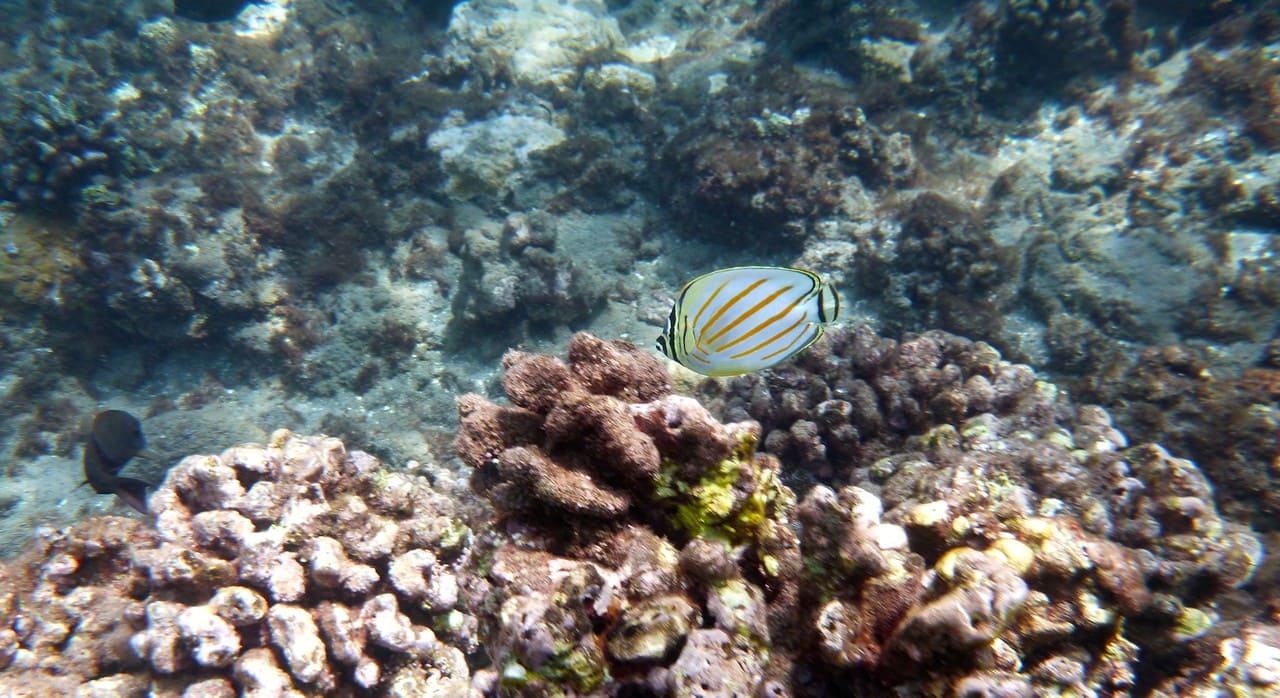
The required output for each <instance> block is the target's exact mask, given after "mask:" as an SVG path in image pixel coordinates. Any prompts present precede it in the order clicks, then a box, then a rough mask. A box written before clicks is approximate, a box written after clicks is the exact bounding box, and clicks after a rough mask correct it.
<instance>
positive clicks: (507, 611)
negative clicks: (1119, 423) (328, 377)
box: [457, 330, 1269, 696]
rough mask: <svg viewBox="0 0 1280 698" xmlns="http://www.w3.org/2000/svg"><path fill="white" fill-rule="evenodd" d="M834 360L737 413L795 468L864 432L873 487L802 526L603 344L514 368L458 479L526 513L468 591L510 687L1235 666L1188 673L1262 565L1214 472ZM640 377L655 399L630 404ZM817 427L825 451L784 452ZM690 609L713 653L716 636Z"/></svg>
mask: <svg viewBox="0 0 1280 698" xmlns="http://www.w3.org/2000/svg"><path fill="white" fill-rule="evenodd" d="M823 346H827V347H828V348H827V349H826V350H822V349H819V351H817V352H814V353H813V354H812V355H810V356H809V357H807V358H805V359H802V360H801V361H800V362H798V363H799V364H802V365H807V366H808V369H807V370H808V371H811V372H812V373H808V374H806V372H804V371H802V370H801V369H798V368H793V369H781V370H779V371H776V372H775V374H774V376H775V378H777V379H778V380H780V381H783V382H784V385H786V386H789V387H790V390H786V389H781V390H780V392H779V393H778V394H777V395H775V396H774V397H769V396H768V394H767V393H764V394H761V393H760V392H759V391H761V390H764V389H766V386H767V385H769V384H768V383H766V382H764V381H763V379H759V378H753V377H748V378H740V379H737V380H736V381H734V382H731V383H730V384H729V386H730V387H729V391H730V392H729V393H728V394H727V395H728V396H729V397H728V404H729V405H731V407H730V408H729V412H730V414H735V415H739V416H746V415H745V414H743V407H742V405H743V403H742V402H738V400H739V399H740V398H739V397H738V396H739V395H741V393H739V392H737V390H738V388H735V387H734V386H739V388H745V387H748V386H755V391H756V392H755V393H752V394H754V395H755V396H756V397H755V399H754V402H753V403H751V404H754V405H755V406H756V407H757V409H759V408H762V407H763V406H769V409H779V410H785V411H786V414H787V415H788V416H789V417H790V419H791V420H792V421H790V422H789V424H788V426H787V427H786V428H784V429H782V431H779V427H778V426H776V425H777V424H778V419H779V415H778V414H775V413H769V414H768V415H766V416H768V417H769V419H770V421H769V423H768V426H767V427H766V428H767V430H768V431H767V433H768V434H769V436H768V437H766V441H765V443H766V444H768V443H770V441H769V439H773V445H774V446H778V445H782V446H788V447H787V448H783V449H780V450H778V455H779V457H780V458H781V459H782V462H783V463H784V464H793V466H794V467H800V466H802V465H803V463H804V461H803V459H802V457H801V454H802V453H804V452H805V451H804V449H805V448H807V449H808V451H807V452H808V453H809V454H810V456H812V455H814V454H817V453H820V452H821V451H822V450H823V449H824V448H825V445H826V444H825V443H824V442H823V441H822V439H823V438H831V439H832V441H831V442H830V443H831V444H832V446H837V445H838V444H839V443H841V442H840V441H838V440H836V439H838V438H840V437H839V435H840V434H842V433H844V441H843V445H844V449H845V450H844V451H839V450H838V449H837V448H833V449H832V451H833V457H832V460H833V462H837V463H839V462H846V463H848V466H847V469H845V470H844V471H842V473H843V474H842V476H841V479H843V477H848V476H850V475H851V477H852V479H854V480H855V481H857V482H859V483H860V484H859V485H856V486H855V485H850V486H845V487H841V488H838V489H835V488H832V487H829V486H827V485H817V486H814V487H811V488H809V490H808V492H807V494H806V495H805V497H804V499H803V500H802V501H801V502H800V503H799V504H798V505H797V504H796V503H795V499H794V495H793V494H792V493H791V491H790V489H789V488H787V487H786V486H784V485H782V484H781V483H780V482H779V481H778V479H777V478H778V474H779V471H778V467H779V465H778V461H777V460H775V459H773V458H772V457H769V456H767V455H761V454H758V453H754V449H753V448H752V447H753V445H754V444H755V442H756V435H757V434H758V433H759V432H758V431H757V427H756V426H755V425H754V424H752V423H751V422H739V423H733V424H721V423H719V422H717V421H715V420H714V419H712V418H711V417H710V416H709V415H708V414H707V413H706V412H705V411H704V410H703V409H702V408H701V407H700V406H699V405H697V403H695V402H692V401H691V400H689V399H688V398H682V397H678V396H671V395H667V394H666V390H667V388H666V387H665V383H664V381H663V377H662V374H661V372H660V371H659V370H658V368H657V367H656V366H655V365H654V363H653V360H652V359H650V358H649V357H648V356H646V355H644V354H642V353H639V352H637V351H636V350H635V349H634V348H633V347H631V346H630V345H628V344H625V343H620V342H613V343H605V342H601V341H600V340H598V339H595V338H593V337H590V336H589V335H583V334H579V335H577V336H576V337H575V338H574V340H573V342H571V346H570V357H569V362H568V363H567V364H566V363H564V362H562V361H560V360H559V359H555V358H552V357H546V356H536V355H530V354H525V353H519V352H513V353H511V354H509V355H508V356H507V358H506V360H505V361H504V365H505V367H506V369H507V373H506V378H505V380H504V386H505V387H506V390H507V395H508V397H509V398H510V399H511V402H512V403H513V404H512V406H510V407H506V406H500V405H497V404H495V403H492V402H490V401H488V400H485V399H483V398H481V397H479V396H474V395H472V396H466V397H464V398H462V399H461V400H460V402H459V412H460V415H461V419H462V424H461V430H460V433H459V437H458V441H457V448H458V452H459V455H460V456H461V457H462V459H463V460H464V461H465V462H466V463H468V464H469V465H471V466H472V467H473V468H474V469H475V471H474V473H473V476H472V481H473V486H474V487H475V488H476V490H477V491H478V492H479V493H481V494H483V495H484V496H486V497H487V498H488V499H489V500H490V501H491V502H493V504H494V505H495V507H496V508H497V509H498V510H499V512H502V513H503V514H504V518H503V522H504V525H503V527H502V529H499V530H498V531H495V532H494V533H493V535H492V536H488V537H486V542H485V545H490V546H493V549H494V552H493V559H494V561H495V562H494V564H493V565H492V566H491V567H490V568H488V571H487V575H486V578H485V580H484V583H477V584H474V585H467V588H468V589H469V590H470V591H471V596H470V599H471V600H470V603H471V604H472V605H473V607H477V606H478V607H484V608H489V609H499V608H501V609H502V611H501V613H497V612H496V611H495V612H490V613H487V614H482V617H481V625H482V627H485V628H489V629H490V630H489V631H488V632H487V638H488V639H487V642H488V647H489V653H490V656H491V657H493V658H494V659H495V662H496V666H495V667H494V668H493V669H492V671H493V672H494V674H495V675H494V676H492V680H493V681H494V682H496V683H497V684H498V685H501V686H502V687H503V688H504V689H505V690H507V691H510V692H511V693H512V694H516V695H544V694H545V692H546V691H548V690H551V689H550V687H551V686H553V685H560V686H563V685H565V682H568V685H569V686H571V687H573V688H574V689H575V690H580V691H594V690H603V689H604V688H605V687H606V686H609V687H610V688H609V690H610V691H619V690H621V691H627V690H632V691H638V692H640V693H641V694H643V695H679V694H682V692H683V691H685V690H687V689H688V688H689V687H690V686H693V685H700V686H702V688H703V690H704V691H705V692H706V694H707V695H721V694H729V693H732V692H740V693H749V692H754V691H761V690H764V691H766V692H771V691H780V692H782V693H789V694H791V695H831V694H832V693H831V692H832V691H834V690H836V689H835V687H836V686H837V685H840V686H844V687H845V690H847V689H848V684H847V683H842V682H848V681H850V680H852V681H853V683H854V685H855V686H856V687H857V688H858V689H859V690H862V691H869V692H872V693H874V692H876V691H887V690H896V691H897V692H899V693H901V694H902V695H920V696H931V695H954V694H956V693H957V692H960V693H961V694H965V695H968V694H970V693H972V692H973V691H976V690H979V689H980V688H981V687H1002V688H1001V690H1004V691H1012V692H1013V694H1030V693H1031V692H1033V691H1066V690H1083V691H1095V692H1096V691H1103V692H1106V691H1112V692H1115V691H1121V692H1123V691H1129V690H1140V688H1141V687H1142V686H1144V685H1151V684H1152V683H1154V682H1158V681H1162V680H1168V679H1170V677H1172V676H1175V675H1177V674H1178V673H1179V672H1181V671H1184V670H1187V669H1189V667H1188V666H1179V661H1189V660H1186V659H1182V658H1184V657H1187V656H1194V657H1195V661H1201V662H1217V661H1220V659H1219V656H1218V655H1215V654H1214V653H1213V652H1206V653H1192V654H1188V652H1189V650H1190V649H1191V648H1192V643H1193V642H1197V641H1198V642H1199V643H1200V644H1199V645H1196V647H1202V646H1205V645H1206V643H1208V640H1207V639H1206V638H1208V637H1209V634H1211V633H1210V628H1211V626H1213V625H1214V623H1215V622H1218V621H1219V620H1223V621H1224V624H1225V625H1227V626H1231V622H1226V621H1229V620H1230V619H1221V618H1220V615H1219V610H1218V609H1217V608H1216V606H1215V603H1214V602H1213V600H1212V599H1213V598H1214V596H1215V595H1216V594H1228V593H1232V591H1233V590H1234V589H1236V588H1238V587H1240V586H1241V585H1242V584H1244V583H1245V582H1246V581H1248V580H1249V578H1250V577H1251V575H1252V572H1253V570H1254V567H1255V566H1256V564H1257V563H1258V561H1259V559H1260V557H1261V547H1260V544H1259V542H1258V539H1257V538H1256V537H1255V536H1254V535H1253V534H1252V533H1251V532H1249V531H1248V530H1247V529H1245V528H1243V527H1241V526H1238V525H1235V524H1229V523H1226V522H1224V521H1223V520H1222V519H1221V518H1220V517H1218V515H1217V513H1216V511H1215V508H1214V505H1213V501H1212V496H1211V495H1212V492H1211V490H1210V489H1209V487H1208V484H1207V482H1206V481H1205V480H1204V478H1203V476H1202V475H1201V474H1200V473H1199V471H1198V470H1197V469H1196V468H1195V466H1194V465H1193V464H1191V463H1190V462H1188V461H1185V460H1180V459H1177V458H1173V457H1171V456H1169V455H1168V454H1167V453H1166V452H1165V451H1164V450H1163V449H1161V448H1159V447H1158V446H1154V445H1146V446H1138V447H1133V448H1126V444H1125V439H1124V436H1123V435H1122V434H1120V433H1119V432H1118V431H1117V430H1116V429H1115V428H1114V427H1112V426H1111V424H1110V420H1109V417H1108V415H1107V414H1106V413H1105V412H1104V411H1102V410H1101V409H1099V408H1096V407H1080V408H1073V407H1072V406H1071V405H1070V404H1069V403H1067V402H1066V400H1065V399H1064V398H1062V397H1061V396H1060V395H1059V394H1058V393H1057V392H1056V390H1055V389H1054V388H1053V386H1051V385H1049V384H1046V383H1043V382H1040V381H1038V380H1036V377H1035V374H1034V373H1033V372H1032V371H1031V370H1030V369H1028V368H1027V367H1025V366H1018V365H1015V364H1009V363H1007V362H1003V361H1001V359H1000V357H999V354H998V353H996V352H995V351H994V350H993V349H991V348H990V347H987V346H985V345H982V344H980V343H973V342H968V341H966V340H961V339H959V338H955V337H950V336H948V335H944V334H941V333H932V334H929V335H923V336H920V337H916V338H911V339H908V340H905V341H904V342H903V343H902V344H901V345H898V344H897V343H895V342H891V341H888V340H884V339H881V338H879V337H876V336H874V335H873V334H871V333H870V332H869V331H866V330H862V331H859V332H854V333H848V334H846V335H840V334H839V333H837V339H836V340H835V341H833V342H831V344H829V345H827V344H824V343H820V344H819V345H818V347H816V348H820V347H823ZM606 356H607V357H608V358H607V359H606V358H602V357H606ZM614 372H618V373H616V375H618V376H619V379H618V380H615V381H612V383H611V384H609V385H608V386H603V385H601V386H597V387H591V386H590V384H589V382H588V381H586V380H584V379H583V376H585V375H609V374H610V373H614ZM625 375H631V376H637V377H640V380H642V381H643V382H642V383H641V384H640V385H646V386H651V387H648V388H645V389H643V390H638V391H636V392H634V393H632V394H627V395H623V394H620V393H619V392H618V390H617V386H618V385H622V384H625V382H624V380H622V376H625ZM840 376H846V377H844V378H841V377H840ZM631 380H635V378H632V379H631ZM826 380H830V381H831V385H832V386H833V388H827V387H826V385H827V384H826V382H825V381H826ZM774 385H776V384H774ZM844 395H848V396H850V398H851V401H845V400H842V399H841V396H844ZM853 396H857V397H853ZM735 405H736V406H735ZM819 405H821V407H819ZM820 415H821V416H820ZM806 416H808V417H810V420H809V423H810V425H811V426H812V427H813V428H812V429H801V430H799V431H802V432H808V433H809V434H810V437H808V438H807V439H804V440H802V441H803V443H804V444H805V446H804V447H803V448H801V447H800V446H799V445H798V444H796V443H793V442H788V441H786V440H787V439H789V438H791V437H793V436H794V435H795V432H796V431H797V430H796V429H794V427H795V425H796V424H798V423H800V422H802V421H805V420H804V419H803V418H804V417H806ZM819 424H822V425H823V426H824V427H825V428H819V427H818V425H819ZM841 426H843V429H841V428H839V427H841ZM777 434H783V436H781V437H778V436H776V435H777ZM695 435H696V436H695ZM796 449H800V450H796ZM836 453H839V454H840V456H839V457H838V458H837V457H836V456H835V454H836ZM782 467H786V466H785V465H784V466H782ZM850 470H851V472H850ZM824 479H832V478H831V474H830V473H828V474H827V477H825V478H824ZM531 570H532V571H531ZM548 579H551V580H552V581H551V582H550V583H548V581H547V580H548ZM1207 590H1208V592H1207V594H1208V595H1206V591H1207ZM673 594H675V595H677V596H678V597H681V598H682V599H683V601H681V602H677V601H675V600H673V599H672V598H671V597H672V595H673ZM689 603H692V604H694V607H695V608H696V609H697V610H698V612H699V613H700V614H701V615H702V617H704V618H707V619H709V621H710V623H711V624H712V626H713V627H711V628H708V629H702V630H697V629H690V626H689V623H688V620H687V618H688V614H689V607H688V604H689ZM695 615H697V614H695ZM615 619H616V620H615ZM1232 622H1233V621H1232ZM615 623H616V625H615ZM608 627H613V630H612V631H608V632H606V631H603V630H600V628H608ZM1231 627H1234V626H1231ZM623 629H625V630H623ZM620 632H625V633H626V635H624V636H622V637H625V638H626V639H627V640H628V642H627V643H626V644H625V645H624V644H620V640H621V638H620V637H619V635H618V634H617V633H620ZM593 636H595V637H594V638H593ZM637 637H640V638H644V639H643V640H639V639H637ZM1215 637H1216V635H1215ZM679 638H683V649H678V650H677V649H676V648H678V647H680V646H681V640H680V639H679ZM636 642H639V643H641V645H642V646H643V647H645V648H647V649H645V650H643V651H641V650H639V649H636V648H635V643H636ZM1208 644H1212V643H1208ZM602 645H603V646H604V647H605V648H606V651H604V652H601V651H599V649H598V648H599V647H601V646H602ZM765 650H767V651H765ZM638 654H639V655H641V656H644V657H645V658H646V659H647V662H648V663H647V664H645V665H642V666H636V665H634V664H633V662H634V660H633V659H632V657H635V656H637V655H638ZM1147 662H1151V663H1147ZM706 667H712V669H710V670H709V673H707V672H708V670H707V669H706ZM638 669H640V671H637V670H638ZM855 669H856V670H857V671H856V672H854V673H850V671H851V670H855ZM691 672H692V673H691ZM851 676H852V677H856V678H853V679H850V677H851ZM1258 676H1259V677H1261V678H1260V679H1259V680H1260V681H1261V682H1260V683H1257V682H1255V685H1257V686H1259V687H1261V686H1264V685H1269V684H1267V683H1266V682H1267V681H1268V680H1269V679H1267V677H1266V676H1264V675H1263V674H1262V673H1261V672H1260V673H1259V674H1258ZM1250 681H1253V679H1250ZM696 682H701V683H696ZM984 690H993V689H991V688H988V689H984Z"/></svg>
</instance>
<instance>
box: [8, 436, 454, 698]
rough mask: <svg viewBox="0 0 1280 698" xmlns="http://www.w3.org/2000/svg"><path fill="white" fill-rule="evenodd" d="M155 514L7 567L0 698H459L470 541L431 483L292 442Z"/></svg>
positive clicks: (192, 470)
mask: <svg viewBox="0 0 1280 698" xmlns="http://www.w3.org/2000/svg"><path fill="white" fill-rule="evenodd" d="M150 503H151V510H152V512H153V513H154V515H155V527H154V529H152V528H150V527H148V526H145V525H143V524H141V523H140V522H138V521H136V520H133V519H122V518H118V517H99V518H91V519H88V520H86V521H84V522H82V523H80V524H77V525H76V526H74V527H72V528H71V529H70V530H67V531H63V532H56V533H53V534H50V535H49V536H47V537H45V538H43V539H41V540H39V541H37V542H36V543H34V544H33V545H32V546H30V547H29V548H28V550H27V551H26V552H25V553H23V554H22V555H21V556H19V557H18V558H16V559H15V560H13V561H11V562H9V563H7V564H6V565H5V566H4V567H0V617H2V618H3V623H2V624H0V625H2V627H3V628H4V630H3V631H0V635H2V636H3V637H0V645H2V647H0V660H2V663H3V667H4V673H3V675H0V692H4V693H5V694H6V695H52V694H54V693H61V694H65V695H69V694H72V693H76V692H77V691H80V692H82V693H81V694H83V695H116V696H141V695H165V696H178V695H196V694H198V695H233V694H234V693H235V692H237V691H238V692H240V693H241V694H242V695H291V696H308V695H331V694H333V692H334V691H335V690H339V688H340V687H343V686H358V687H362V688H365V689H373V688H376V687H378V686H383V687H388V688H387V689H386V690H387V695H397V693H396V690H397V689H395V688H394V687H395V686H398V685H400V684H401V683H405V682H409V683H413V684H414V685H416V686H417V687H418V691H419V692H416V693H408V694H405V693H400V694H399V695H423V693H422V691H438V692H441V694H445V695H460V694H465V692H466V690H467V686H468V683H469V680H470V672H469V670H468V668H467V664H466V658H465V655H464V652H463V650H462V649H459V647H462V648H470V647H471V644H472V643H473V642H474V640H475V638H474V636H473V634H472V633H473V631H474V618H471V617H470V616H468V615H467V614H466V613H465V612H464V611H463V609H461V608H460V607H459V603H458V599H459V593H458V577H457V569H458V566H459V562H460V561H461V560H463V559H465V556H466V553H467V550H468V547H469V543H470V532H469V530H468V529H467V527H466V526H465V525H464V524H462V523H461V521H460V520H459V519H456V518H453V517H452V516H451V514H452V513H454V512H455V511H456V505H455V504H454V503H453V502H451V501H450V500H447V499H445V498H442V497H441V496H439V495H437V494H435V493H434V492H433V491H432V490H431V489H430V487H429V486H428V485H427V484H426V483H425V481H423V480H421V479H418V478H413V477H410V476H406V475H403V474H397V473H389V472H387V471H385V470H382V469H381V467H380V465H379V463H378V462H377V460H375V459H374V458H372V457H370V456H368V455H367V454H364V453H361V452H359V451H355V452H347V451H346V449H345V448H344V447H343V445H342V443H341V442H340V441H338V440H336V439H326V438H304V437H299V436H295V435H293V434H291V433H289V432H288V431H283V430H282V431H279V432H276V433H275V434H273V435H272V441H271V443H270V444H269V445H268V446H266V447H262V446H240V447H236V448H232V449H229V450H227V451H225V452H224V453H223V454H222V455H220V456H190V457H188V458H186V459H184V460H183V461H182V462H181V463H179V464H178V465H177V466H175V467H174V468H173V469H172V470H171V471H170V473H169V476H168V478H167V479H166V481H165V483H164V484H163V485H162V486H161V487H160V488H159V490H158V491H157V492H156V494H154V495H153V496H152V498H151V502H150ZM345 690H349V689H345ZM193 692H194V693H193Z"/></svg>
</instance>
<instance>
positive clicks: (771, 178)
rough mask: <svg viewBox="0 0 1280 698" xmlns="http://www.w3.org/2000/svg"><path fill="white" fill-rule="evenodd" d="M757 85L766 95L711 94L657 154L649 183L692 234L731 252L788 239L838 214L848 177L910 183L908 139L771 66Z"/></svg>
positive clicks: (877, 183)
mask: <svg viewBox="0 0 1280 698" xmlns="http://www.w3.org/2000/svg"><path fill="white" fill-rule="evenodd" d="M757 80H758V81H759V82H761V83H764V85H766V86H767V89H763V90H761V91H759V92H745V91H740V90H739V89H737V88H727V89H726V90H724V94H717V95H715V96H713V97H711V98H710V99H711V102H712V103H713V104H714V105H715V106H714V108H713V109H712V110H711V111H710V112H709V113H708V114H707V115H705V116H702V117H700V118H696V119H691V120H689V121H688V123H687V124H685V125H684V127H683V128H682V129H680V130H679V132H677V133H675V134H673V136H672V137H671V138H670V140H669V141H668V142H667V143H665V144H664V146H663V147H662V149H661V150H660V151H658V152H657V153H656V154H657V155H658V157H656V158H655V159H654V162H653V163H652V168H653V170H654V172H655V174H658V173H660V174H659V176H658V177H656V178H655V181H656V182H658V183H659V184H660V187H661V189H662V191H661V194H662V195H663V196H665V197H667V198H668V199H669V200H670V202H671V205H672V206H673V207H674V209H675V210H676V212H677V214H678V216H680V217H681V218H683V219H684V220H683V225H684V226H686V227H687V229H688V230H690V231H691V232H693V233H695V234H697V235H700V236H704V237H706V238H708V239H713V240H717V241H719V242H722V243H725V244H729V245H734V246H742V245H754V244H758V243H760V242H764V243H770V242H774V243H776V242H790V243H796V242H799V241H800V240H801V239H803V237H804V234H805V232H807V228H808V226H809V225H810V224H811V223H813V221H814V220H815V219H816V218H818V217H820V216H823V215H828V214H831V213H833V212H834V211H836V210H837V209H838V207H839V206H840V205H841V203H842V200H843V198H844V197H845V196H846V195H847V192H846V191H845V189H846V188H847V187H848V186H850V184H849V183H847V182H845V181H844V180H846V179H847V178H850V177H856V178H857V179H856V180H855V181H857V182H859V183H861V184H862V185H864V186H866V187H868V188H881V187H897V186H907V185H910V184H911V183H912V182H913V180H914V178H915V176H916V174H917V172H918V165H917V162H916V157H915V154H914V152H913V150H912V145H911V137H910V136H909V135H907V134H905V133H893V132H887V131H885V130H884V129H881V128H879V127H877V126H876V125H875V124H873V123H871V122H870V121H868V119H867V116H866V114H864V113H863V111H862V110H861V109H860V108H858V107H857V106H856V105H851V104H849V103H848V100H847V98H845V96H844V95H841V94H839V93H837V92H836V91H834V90H832V89H831V88H830V86H829V85H824V84H822V83H821V82H818V81H817V80H814V79H813V78H812V77H811V76H808V75H806V74H805V73H803V72H800V71H796V70H794V69H789V68H786V67H770V68H768V69H766V70H764V71H763V72H762V74H761V75H760V76H758V77H757ZM775 90H776V93H775ZM797 93H799V94H802V95H803V97H796V96H795V95H796V94H797ZM784 96H785V97H784ZM793 102H795V103H802V104H803V106H794V107H793V106H791V103H793Z"/></svg>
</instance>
